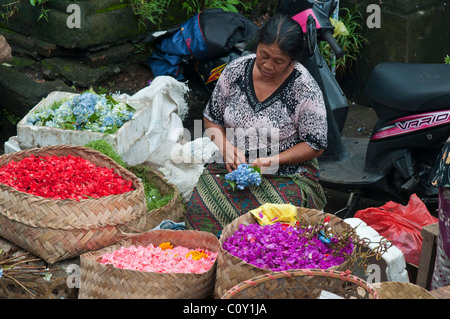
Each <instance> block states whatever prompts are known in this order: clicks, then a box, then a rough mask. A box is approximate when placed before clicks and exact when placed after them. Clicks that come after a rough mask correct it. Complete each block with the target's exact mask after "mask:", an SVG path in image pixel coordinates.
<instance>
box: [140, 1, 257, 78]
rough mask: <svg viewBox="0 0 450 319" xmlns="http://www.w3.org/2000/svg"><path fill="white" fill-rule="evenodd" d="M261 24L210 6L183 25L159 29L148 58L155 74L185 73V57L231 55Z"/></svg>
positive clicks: (198, 57)
mask: <svg viewBox="0 0 450 319" xmlns="http://www.w3.org/2000/svg"><path fill="white" fill-rule="evenodd" d="M257 30H258V27H257V26H256V24H254V23H253V22H252V21H250V20H249V19H247V18H246V17H244V16H243V15H241V14H239V13H235V12H229V11H223V10H222V9H206V10H203V11H201V12H199V13H198V14H196V15H195V16H193V17H191V18H190V19H188V20H187V21H186V22H184V23H182V24H181V25H179V26H176V27H174V28H171V29H169V30H167V31H163V32H155V33H152V34H150V35H149V36H148V37H147V38H146V42H150V41H155V42H156V45H155V49H154V52H153V54H152V55H151V56H150V58H149V59H148V64H149V66H150V68H151V70H152V72H153V75H154V76H155V77H156V76H159V75H170V76H173V77H175V78H176V79H177V80H183V79H184V76H183V74H182V70H181V68H180V66H181V63H182V62H183V60H184V59H197V60H200V61H205V60H211V59H215V58H219V57H223V56H226V55H228V54H229V53H230V52H231V51H232V50H233V48H234V47H235V46H236V45H237V44H239V43H242V42H247V41H249V40H250V39H251V38H252V36H253V35H254V34H255V33H256V31H257Z"/></svg>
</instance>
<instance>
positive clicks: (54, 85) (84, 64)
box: [0, 0, 146, 117]
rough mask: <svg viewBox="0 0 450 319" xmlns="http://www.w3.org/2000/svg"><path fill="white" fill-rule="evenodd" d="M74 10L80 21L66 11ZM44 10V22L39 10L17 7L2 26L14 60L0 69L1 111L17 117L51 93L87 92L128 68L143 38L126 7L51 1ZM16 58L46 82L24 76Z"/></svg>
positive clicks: (103, 0)
mask: <svg viewBox="0 0 450 319" xmlns="http://www.w3.org/2000/svg"><path fill="white" fill-rule="evenodd" d="M10 2H11V1H10V0H0V5H4V4H6V3H10ZM74 4H75V5H76V9H77V10H78V16H75V15H76V14H77V12H76V11H75V10H73V9H72V10H71V9H70V7H69V5H74ZM44 8H45V10H48V11H47V18H41V19H39V16H40V14H41V7H39V6H36V7H34V6H31V5H30V3H29V1H20V2H19V4H18V6H17V11H16V12H15V14H14V15H13V16H12V17H11V18H10V19H9V20H7V21H0V35H3V36H4V37H5V38H6V39H7V41H8V43H9V45H10V46H11V48H12V50H13V55H14V59H13V60H12V61H11V62H10V64H11V65H12V66H4V65H1V66H0V96H1V100H0V103H1V105H0V107H4V108H6V109H8V110H9V111H10V112H12V113H14V114H16V115H18V116H20V117H22V116H24V115H25V114H26V113H27V112H28V110H29V109H31V108H32V107H33V106H34V105H36V104H37V103H38V102H39V101H40V100H41V99H42V98H43V97H45V96H47V95H48V94H49V93H50V92H52V91H55V90H61V91H71V88H70V87H71V86H76V87H78V88H89V87H90V86H92V85H94V84H96V83H97V82H99V81H101V80H102V79H105V78H108V77H110V76H112V75H114V74H116V73H118V72H120V71H121V70H123V69H124V68H126V67H127V66H128V65H129V63H130V62H129V60H130V55H132V53H133V52H134V49H135V43H137V42H138V41H139V40H140V39H142V38H143V37H144V36H145V32H146V31H145V30H142V28H140V26H139V20H138V17H137V16H136V15H134V13H133V11H132V8H131V6H130V3H129V2H128V1H121V0H95V1H92V0H78V1H69V0H52V1H49V2H47V3H45V5H44ZM77 18H79V19H78V20H76V19H77ZM74 22H79V23H78V24H74ZM17 57H21V58H20V59H22V60H23V61H26V62H25V63H26V64H27V65H29V66H30V67H31V68H33V69H36V70H37V69H38V70H39V73H40V74H41V75H42V76H43V77H44V80H45V81H42V82H39V81H38V82H36V81H33V79H30V78H29V77H27V76H26V75H24V74H23V73H24V72H23V68H22V65H20V64H19V65H18V64H17V63H18V59H17ZM19 62H20V63H22V61H19ZM22 64H23V63H22Z"/></svg>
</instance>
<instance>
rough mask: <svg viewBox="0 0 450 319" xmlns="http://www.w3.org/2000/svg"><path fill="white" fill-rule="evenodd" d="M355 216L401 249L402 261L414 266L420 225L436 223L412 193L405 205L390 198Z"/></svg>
mask: <svg viewBox="0 0 450 319" xmlns="http://www.w3.org/2000/svg"><path fill="white" fill-rule="evenodd" d="M355 218H359V219H361V220H362V221H364V222H365V223H366V224H367V225H368V226H370V227H372V228H373V229H375V230H376V231H377V232H378V233H379V234H380V235H381V236H383V237H384V238H386V239H387V240H390V241H391V242H392V244H393V245H395V246H396V247H397V248H398V249H400V250H401V251H402V252H403V255H404V256H405V260H406V262H408V263H411V264H413V265H416V266H418V265H419V259H420V252H421V249H422V241H423V238H422V235H421V232H422V227H423V226H426V225H430V224H434V223H437V222H438V219H437V218H435V217H433V216H431V214H430V213H429V212H428V209H427V207H426V206H425V204H424V203H423V202H422V201H421V200H420V198H419V197H417V195H416V194H413V195H411V197H410V199H409V202H408V204H407V205H406V206H403V205H400V204H398V203H394V202H392V201H390V202H387V203H386V204H385V205H383V206H381V207H370V208H366V209H363V210H360V211H358V212H356V214H355Z"/></svg>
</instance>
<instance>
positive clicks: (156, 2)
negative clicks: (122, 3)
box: [130, 0, 257, 28]
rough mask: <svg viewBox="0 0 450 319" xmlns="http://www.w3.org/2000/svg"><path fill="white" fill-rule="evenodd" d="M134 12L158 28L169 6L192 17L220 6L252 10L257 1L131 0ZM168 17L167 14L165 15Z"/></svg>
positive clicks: (141, 22) (142, 19)
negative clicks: (179, 9)
mask: <svg viewBox="0 0 450 319" xmlns="http://www.w3.org/2000/svg"><path fill="white" fill-rule="evenodd" d="M130 3H131V6H132V8H133V12H134V14H136V15H137V16H139V23H140V25H141V26H142V27H144V28H146V27H147V23H148V22H149V23H151V24H153V25H154V26H156V27H157V28H159V27H160V26H161V23H162V22H163V21H162V17H163V15H164V14H166V13H167V12H168V10H169V6H171V5H173V7H174V8H180V7H181V9H182V15H185V16H186V18H190V17H192V16H193V15H195V14H197V13H198V12H200V11H202V10H204V9H211V8H220V9H223V10H224V11H231V12H241V13H246V12H250V11H251V10H252V8H253V7H254V6H255V5H256V4H257V1H241V0H130ZM165 18H167V16H166V17H165Z"/></svg>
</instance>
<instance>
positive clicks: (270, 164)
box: [252, 156, 279, 174]
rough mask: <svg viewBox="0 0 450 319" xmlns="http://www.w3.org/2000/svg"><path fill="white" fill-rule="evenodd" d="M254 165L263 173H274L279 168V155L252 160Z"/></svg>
mask: <svg viewBox="0 0 450 319" xmlns="http://www.w3.org/2000/svg"><path fill="white" fill-rule="evenodd" d="M252 166H257V167H259V169H260V170H261V174H274V173H276V171H277V170H278V166H279V159H278V156H268V157H259V158H257V159H256V160H254V161H253V162H252Z"/></svg>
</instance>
